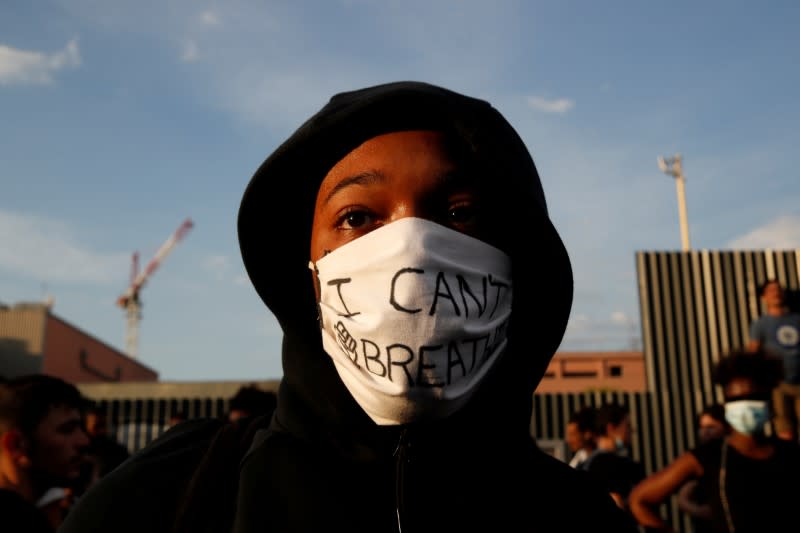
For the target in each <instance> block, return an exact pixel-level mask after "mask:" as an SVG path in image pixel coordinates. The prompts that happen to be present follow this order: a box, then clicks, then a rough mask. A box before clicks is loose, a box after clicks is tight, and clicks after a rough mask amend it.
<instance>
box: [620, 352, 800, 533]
mask: <svg viewBox="0 0 800 533" xmlns="http://www.w3.org/2000/svg"><path fill="white" fill-rule="evenodd" d="M780 380H781V361H780V359H778V358H775V357H773V356H772V355H771V354H768V353H766V352H764V351H763V350H760V351H757V352H755V353H751V352H749V351H747V350H741V351H734V352H732V353H730V354H727V355H725V356H724V357H722V358H721V359H720V361H719V362H718V363H717V365H716V367H715V370H714V381H715V383H716V384H717V385H718V386H720V387H721V388H722V391H723V397H724V403H725V420H726V421H727V422H728V425H729V426H730V429H729V431H728V432H727V433H726V434H725V435H724V436H723V437H722V438H717V439H711V440H709V441H707V442H703V443H700V444H698V445H697V446H696V447H694V448H693V449H691V450H689V451H687V452H684V453H682V454H681V455H679V456H678V457H677V458H676V459H675V460H674V461H672V462H671V463H670V464H668V465H667V466H666V467H664V468H663V469H662V470H660V471H658V472H655V473H653V474H651V475H650V476H648V477H647V478H645V479H644V480H643V481H642V482H641V483H639V484H638V485H637V486H636V487H635V488H634V490H633V492H632V493H631V496H630V505H631V512H632V513H633V515H634V516H635V517H636V519H637V520H638V522H639V524H641V525H642V526H645V527H647V528H650V529H651V530H653V531H673V530H674V528H673V527H672V526H671V525H670V524H669V523H668V522H667V521H666V520H664V519H663V518H662V517H661V516H660V514H659V507H660V505H661V504H662V503H664V502H665V501H666V500H667V498H669V497H670V496H671V495H673V494H674V493H675V492H676V491H677V490H678V489H679V488H680V487H682V486H683V485H684V484H685V483H686V482H687V481H689V480H691V479H697V480H699V481H700V484H701V486H702V487H704V490H705V494H706V495H707V497H708V499H709V504H710V506H711V530H712V531H715V532H728V533H733V532H736V533H747V532H761V531H770V532H772V531H792V530H795V529H796V528H797V507H796V506H797V502H798V501H800V483H798V482H797V480H798V479H800V445H798V444H797V443H796V442H794V441H788V440H784V439H780V438H777V437H775V436H773V435H770V434H769V433H768V432H767V430H766V428H767V424H768V422H769V419H770V413H769V403H770V397H771V392H772V390H773V388H774V387H775V386H777V385H778V383H779V382H780Z"/></svg>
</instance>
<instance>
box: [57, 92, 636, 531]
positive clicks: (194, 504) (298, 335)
mask: <svg viewBox="0 0 800 533" xmlns="http://www.w3.org/2000/svg"><path fill="white" fill-rule="evenodd" d="M410 129H438V130H443V131H445V132H447V133H450V134H453V135H455V136H457V137H459V138H460V139H461V140H462V141H463V143H464V144H465V145H466V146H468V147H469V150H470V151H471V152H472V161H473V162H474V165H475V166H476V168H475V174H477V175H479V176H481V178H482V179H483V180H484V186H485V193H486V194H487V195H490V196H492V195H493V196H494V198H493V200H500V201H501V203H502V205H503V206H504V208H503V209H502V210H501V212H499V213H497V217H496V220H495V221H494V222H495V223H496V224H498V225H499V227H500V228H503V229H504V230H505V233H504V234H505V235H506V242H504V243H501V246H500V247H501V248H503V249H504V250H505V251H506V252H507V253H508V254H509V255H510V256H511V258H512V264H513V271H514V274H513V283H514V309H513V312H512V319H511V326H510V329H509V347H508V349H507V351H506V353H505V354H504V356H503V357H502V358H501V359H500V360H499V362H498V363H497V365H496V366H495V368H494V369H493V370H492V372H491V373H490V374H489V376H488V377H487V378H486V380H485V381H484V382H483V383H482V384H481V386H480V388H479V390H478V391H477V392H476V393H475V395H474V396H473V397H472V398H471V399H470V400H469V402H468V403H467V404H466V405H465V406H464V407H463V408H462V409H461V410H460V411H459V412H457V413H456V414H455V415H452V416H450V417H449V418H447V419H445V420H441V421H439V422H436V423H425V424H410V425H406V426H378V425H376V424H375V423H374V422H373V421H372V420H371V419H370V418H369V417H368V416H367V415H366V414H365V413H364V412H363V410H362V409H361V408H360V407H359V406H358V404H357V403H356V402H355V400H353V398H352V397H351V396H350V394H349V392H348V391H347V389H346V388H345V387H344V385H343V384H342V381H341V380H340V378H339V376H338V374H337V373H336V370H335V368H334V365H333V363H332V360H331V358H330V357H329V356H328V355H327V354H326V353H325V352H324V351H323V349H322V342H321V336H320V332H319V326H318V324H317V321H316V309H315V301H314V293H313V287H312V283H311V275H310V273H309V270H308V268H307V263H308V256H309V249H310V245H309V237H310V233H311V221H312V214H313V207H314V201H315V197H316V192H317V188H318V186H319V183H320V181H321V180H322V178H323V177H324V175H325V173H326V172H327V170H328V169H329V168H330V167H331V166H333V164H334V163H335V162H337V161H338V160H339V159H341V158H342V157H343V156H344V155H345V154H347V153H348V152H349V151H350V150H352V149H353V148H355V147H356V146H358V145H359V144H360V143H362V142H363V141H365V140H367V139H369V138H372V137H374V136H376V135H379V134H382V133H388V132H391V131H400V130H410ZM276 223H278V226H279V227H277V228H276V226H275V225H276ZM238 231H239V242H240V247H241V251H242V257H243V259H244V263H245V266H246V268H247V271H248V274H249V275H250V278H251V281H252V282H253V285H254V287H255V288H256V291H257V292H258V294H259V295H260V296H261V298H262V299H263V300H264V302H265V304H266V305H267V306H268V308H269V309H270V310H271V311H272V312H273V313H274V315H275V316H276V318H277V319H278V321H279V322H280V324H281V327H282V328H283V332H284V340H283V347H282V355H283V369H284V375H283V379H282V381H281V384H280V390H279V393H278V406H277V409H276V411H275V414H274V416H273V417H272V418H271V420H270V421H268V422H267V421H261V422H255V423H254V424H251V426H250V427H249V428H247V429H242V428H234V427H231V426H226V427H225V429H224V430H222V431H220V430H219V426H217V425H216V423H214V422H199V423H195V424H185V425H182V427H181V426H178V427H176V428H174V429H173V430H171V431H170V432H169V433H167V434H166V435H165V436H164V437H163V438H162V439H161V441H160V442H156V443H154V444H152V445H151V446H149V447H148V448H147V449H146V450H144V451H143V452H141V453H140V454H139V456H138V457H135V458H134V459H133V460H131V461H129V462H128V463H126V464H125V465H123V467H122V468H120V469H118V470H117V471H115V472H113V473H112V474H110V475H109V476H108V477H107V479H104V480H103V481H101V482H100V483H99V484H98V485H97V486H95V488H94V489H93V490H92V491H91V493H89V494H87V495H86V496H85V498H84V500H83V501H82V502H81V503H80V504H79V505H78V507H77V508H76V509H75V510H74V511H73V512H72V514H71V516H70V517H69V519H68V520H67V524H66V525H65V527H64V529H63V533H83V532H92V531H115V532H124V531H147V532H148V533H156V532H167V531H170V527H171V526H172V525H173V522H175V520H176V516H177V525H176V528H175V530H177V531H229V530H231V529H230V528H232V530H233V531H235V532H237V533H255V532H259V533H260V532H265V531H276V532H278V531H280V532H283V531H309V532H312V531H313V532H317V531H347V532H351V533H354V532H396V531H402V532H403V533H415V532H421V531H436V532H444V531H487V530H491V531H510V530H513V531H581V530H588V529H589V528H591V529H593V530H601V531H629V530H630V529H629V525H628V524H629V523H628V522H627V521H625V520H624V516H623V515H622V514H621V513H622V512H621V511H619V510H618V509H617V507H616V506H615V505H614V503H613V501H612V500H611V498H610V496H609V495H608V494H607V493H606V492H605V491H603V490H602V489H601V488H599V487H598V486H597V485H595V484H593V482H591V481H590V480H589V479H588V477H587V476H586V473H585V472H579V471H576V470H574V469H572V468H570V467H569V466H568V465H567V464H565V463H563V462H561V461H559V460H557V459H554V458H552V457H551V456H549V455H548V454H546V453H544V452H542V451H540V450H539V449H538V448H537V447H536V445H535V442H534V440H533V439H532V438H531V435H530V421H531V408H532V394H533V390H534V388H535V386H536V385H537V384H538V382H539V380H540V379H541V377H542V375H543V373H544V370H545V369H546V367H547V364H548V362H549V361H550V358H551V357H552V355H553V353H554V352H555V350H556V348H557V347H558V345H559V343H560V342H561V338H562V336H563V333H564V330H565V328H566V324H567V318H568V316H569V311H570V307H571V303H572V271H571V268H570V263H569V258H568V256H567V253H566V250H565V249H564V246H563V244H562V242H561V240H560V238H559V236H558V234H557V232H556V231H555V229H554V228H553V226H552V224H551V223H550V220H549V218H548V216H547V207H546V203H545V199H544V194H543V191H542V185H541V183H540V181H539V177H538V174H537V171H536V168H535V166H534V163H533V161H532V159H531V157H530V154H529V153H528V150H527V148H526V147H525V145H524V143H523V142H522V140H521V139H520V138H519V136H518V135H517V133H516V132H515V131H514V129H513V128H512V127H511V126H510V125H509V124H508V122H506V120H505V119H504V118H503V117H502V116H501V115H500V113H498V112H497V111H496V110H495V109H494V108H493V107H491V106H490V105H489V104H488V103H486V102H484V101H481V100H476V99H472V98H469V97H466V96H462V95H459V94H456V93H453V92H451V91H448V90H445V89H442V88H439V87H435V86H431V85H427V84H422V83H415V82H399V83H392V84H387V85H381V86H377V87H371V88H367V89H363V90H359V91H354V92H350V93H343V94H340V95H337V96H334V97H333V98H332V99H331V101H330V102H329V103H328V104H327V105H326V106H325V107H324V108H323V109H322V110H321V111H320V112H319V113H317V114H316V115H315V116H314V117H312V118H311V119H309V120H308V121H307V122H306V123H305V124H304V125H303V126H301V128H300V129H299V130H298V131H297V132H295V134H293V135H292V137H290V138H289V139H288V140H287V141H286V142H285V143H284V144H283V145H281V146H280V147H279V148H278V149H277V150H276V151H275V152H274V153H273V154H272V155H271V156H270V157H269V158H268V159H267V160H266V161H265V162H264V164H263V165H262V166H261V167H260V168H259V169H258V171H257V172H256V174H255V175H254V177H253V179H252V180H251V182H250V184H249V185H248V188H247V191H246V192H245V196H244V198H243V200H242V204H241V206H240V211H239V221H238ZM266 231H275V235H272V236H271V235H267V234H266V233H265V232H266ZM276 236H277V237H280V240H275V237H276ZM237 430H238V431H239V432H238V433H237ZM210 440H215V442H214V443H213V444H211V445H209V442H210ZM189 478H192V479H191V480H190V479H189ZM187 487H188V488H187ZM114 495H116V497H115V496H114ZM101 515H105V517H102V516H101Z"/></svg>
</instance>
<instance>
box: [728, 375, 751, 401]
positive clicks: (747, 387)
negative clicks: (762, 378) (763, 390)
mask: <svg viewBox="0 0 800 533" xmlns="http://www.w3.org/2000/svg"><path fill="white" fill-rule="evenodd" d="M724 392H725V396H726V397H728V398H731V397H736V396H746V395H748V394H752V393H753V392H759V391H758V390H757V387H756V385H755V383H753V380H752V379H750V378H747V377H736V378H733V379H731V380H730V382H728V384H727V385H725V389H724Z"/></svg>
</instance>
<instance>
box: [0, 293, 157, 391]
mask: <svg viewBox="0 0 800 533" xmlns="http://www.w3.org/2000/svg"><path fill="white" fill-rule="evenodd" d="M30 373H44V374H49V375H52V376H56V377H59V378H62V379H64V380H66V381H70V382H72V383H101V382H124V381H139V382H141V381H157V380H158V373H157V372H156V371H155V370H153V369H152V368H149V367H148V366H146V365H143V364H142V363H140V362H138V361H136V360H134V359H131V358H130V357H128V356H127V355H125V354H124V353H122V352H120V351H119V350H117V349H115V348H113V347H112V346H109V345H108V344H106V343H104V342H103V341H101V340H99V339H97V338H96V337H93V336H92V335H90V334H89V333H86V332H85V331H83V330H81V329H80V328H78V327H76V326H74V325H72V324H70V323H69V322H67V321H65V320H64V319H62V318H60V317H58V316H57V315H55V314H53V312H52V309H51V307H50V306H48V305H47V304H43V303H19V304H16V305H14V306H8V305H0V376H2V377H5V378H13V377H16V376H20V375H23V374H30Z"/></svg>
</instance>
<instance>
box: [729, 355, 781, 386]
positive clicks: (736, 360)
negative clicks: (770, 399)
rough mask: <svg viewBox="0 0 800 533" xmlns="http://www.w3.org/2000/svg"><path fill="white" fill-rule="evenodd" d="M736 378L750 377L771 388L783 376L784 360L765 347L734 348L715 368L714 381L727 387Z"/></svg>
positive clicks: (757, 383) (754, 381)
mask: <svg viewBox="0 0 800 533" xmlns="http://www.w3.org/2000/svg"><path fill="white" fill-rule="evenodd" d="M736 378H748V379H750V380H752V381H753V383H754V384H756V385H758V386H760V387H761V388H763V389H765V390H771V389H773V388H775V387H776V386H777V385H778V384H779V383H780V382H781V379H782V378H783V361H782V360H781V359H778V358H777V357H774V356H772V355H769V354H768V353H766V352H765V351H764V350H763V349H759V350H756V351H755V352H748V351H746V350H734V351H732V352H729V353H728V354H727V355H725V356H723V357H722V358H721V359H720V360H719V362H718V363H717V365H716V367H715V368H714V382H715V383H716V384H717V385H720V386H721V387H725V386H726V385H728V383H730V382H731V381H733V380H734V379H736Z"/></svg>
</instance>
